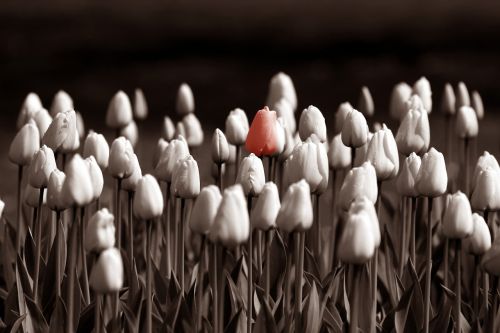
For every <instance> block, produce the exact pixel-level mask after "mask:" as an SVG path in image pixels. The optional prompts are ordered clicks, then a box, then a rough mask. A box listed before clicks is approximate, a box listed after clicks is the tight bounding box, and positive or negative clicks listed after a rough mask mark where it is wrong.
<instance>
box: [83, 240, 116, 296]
mask: <svg viewBox="0 0 500 333" xmlns="http://www.w3.org/2000/svg"><path fill="white" fill-rule="evenodd" d="M123 280H124V277H123V260H122V256H121V254H120V251H118V250H117V249H116V248H111V249H107V250H104V251H102V252H101V254H100V255H99V258H98V259H97V261H96V263H95V264H94V266H93V267H92V272H91V273H90V279H89V284H90V287H91V288H92V290H93V291H95V292H96V293H99V294H110V293H115V292H118V291H120V289H121V288H122V287H123Z"/></svg>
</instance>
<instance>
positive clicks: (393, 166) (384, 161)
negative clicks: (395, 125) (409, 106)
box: [366, 124, 399, 181]
mask: <svg viewBox="0 0 500 333" xmlns="http://www.w3.org/2000/svg"><path fill="white" fill-rule="evenodd" d="M366 160H367V161H370V162H371V163H372V165H373V167H374V168H375V171H376V173H377V179H378V180H380V181H384V180H387V179H392V178H394V177H396V176H397V174H398V171H399V156H398V147H397V145H396V140H394V136H393V135H392V131H391V130H390V129H388V128H387V126H385V124H384V125H383V126H382V129H381V130H380V131H377V132H375V134H373V137H372V139H371V140H370V144H369V145H368V150H367V152H366Z"/></svg>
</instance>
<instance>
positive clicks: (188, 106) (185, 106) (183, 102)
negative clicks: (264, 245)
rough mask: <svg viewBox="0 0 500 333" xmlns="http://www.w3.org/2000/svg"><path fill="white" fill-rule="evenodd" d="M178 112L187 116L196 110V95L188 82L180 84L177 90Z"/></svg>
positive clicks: (176, 108)
mask: <svg viewBox="0 0 500 333" xmlns="http://www.w3.org/2000/svg"><path fill="white" fill-rule="evenodd" d="M175 110H176V111H177V114H179V115H181V116H185V115H187V114H189V113H193V112H194V97H193V91H192V90H191V87H189V85H188V84H187V83H183V84H181V85H180V87H179V90H178V91H177V100H176V104H175Z"/></svg>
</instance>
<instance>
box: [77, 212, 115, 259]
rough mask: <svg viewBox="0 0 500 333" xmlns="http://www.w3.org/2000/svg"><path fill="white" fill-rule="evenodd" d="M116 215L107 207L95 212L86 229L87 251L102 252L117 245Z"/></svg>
mask: <svg viewBox="0 0 500 333" xmlns="http://www.w3.org/2000/svg"><path fill="white" fill-rule="evenodd" d="M114 221H115V217H114V216H113V214H111V213H110V212H109V211H108V209H107V208H102V209H101V210H98V211H97V212H95V214H94V215H92V217H91V218H90V220H89V221H88V224H87V228H86V229H85V244H84V245H85V251H87V252H95V253H100V252H102V251H104V250H107V249H110V248H113V247H114V246H115V222H114Z"/></svg>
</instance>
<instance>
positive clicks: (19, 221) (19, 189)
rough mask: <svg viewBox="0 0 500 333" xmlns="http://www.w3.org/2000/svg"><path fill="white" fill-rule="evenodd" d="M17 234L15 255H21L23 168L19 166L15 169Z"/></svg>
mask: <svg viewBox="0 0 500 333" xmlns="http://www.w3.org/2000/svg"><path fill="white" fill-rule="evenodd" d="M17 171H18V172H17V233H16V250H17V254H19V255H21V243H22V240H21V234H22V229H23V228H22V227H21V225H22V223H23V217H22V214H21V207H22V203H21V195H22V186H21V184H22V182H23V166H22V165H19V167H18V168H17Z"/></svg>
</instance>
